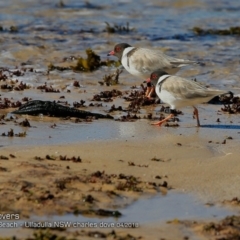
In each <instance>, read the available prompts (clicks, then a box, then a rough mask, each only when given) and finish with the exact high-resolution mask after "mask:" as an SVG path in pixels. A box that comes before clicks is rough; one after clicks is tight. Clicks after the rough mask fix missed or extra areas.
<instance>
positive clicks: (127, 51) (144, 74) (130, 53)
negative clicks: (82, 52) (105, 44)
mask: <svg viewBox="0 0 240 240" xmlns="http://www.w3.org/2000/svg"><path fill="white" fill-rule="evenodd" d="M111 55H112V56H116V57H118V59H119V60H120V61H121V63H122V65H123V67H124V68H125V69H126V70H127V71H128V72H129V73H131V74H132V75H134V76H137V77H140V78H142V79H147V78H148V77H149V76H150V74H151V73H152V72H153V71H155V70H158V69H161V70H163V71H165V72H167V73H168V74H175V73H176V72H177V71H178V70H179V69H180V68H181V67H184V66H187V65H190V64H198V62H195V61H190V60H185V59H179V58H174V57H170V56H168V55H165V54H164V53H163V52H161V51H160V50H157V49H148V48H137V47H132V46H131V45H129V44H128V43H119V44H117V45H116V46H115V47H114V50H113V51H111V52H110V53H109V54H108V56H111ZM153 90H154V88H148V90H147V93H146V96H148V97H150V96H151V94H152V92H153Z"/></svg>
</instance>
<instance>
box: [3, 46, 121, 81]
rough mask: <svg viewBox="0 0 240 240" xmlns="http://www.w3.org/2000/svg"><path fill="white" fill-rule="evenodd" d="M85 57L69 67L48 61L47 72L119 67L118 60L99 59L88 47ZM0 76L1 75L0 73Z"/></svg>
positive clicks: (85, 70)
mask: <svg viewBox="0 0 240 240" xmlns="http://www.w3.org/2000/svg"><path fill="white" fill-rule="evenodd" d="M86 54H87V58H82V57H80V58H77V63H76V65H75V66H69V67H62V66H56V65H54V64H53V63H50V64H49V65H48V72H51V71H53V70H58V71H68V70H73V71H74V72H93V71H95V70H97V69H99V68H100V67H101V66H107V67H119V66H120V65H121V62H120V61H114V60H109V59H107V60H104V61H102V60H101V57H100V56H99V55H97V54H96V53H95V52H94V51H93V50H92V49H90V48H88V49H86ZM68 59H69V58H67V57H65V58H64V59H63V60H64V61H67V60H68ZM70 59H75V57H73V56H71V57H70ZM0 78H1V75H0Z"/></svg>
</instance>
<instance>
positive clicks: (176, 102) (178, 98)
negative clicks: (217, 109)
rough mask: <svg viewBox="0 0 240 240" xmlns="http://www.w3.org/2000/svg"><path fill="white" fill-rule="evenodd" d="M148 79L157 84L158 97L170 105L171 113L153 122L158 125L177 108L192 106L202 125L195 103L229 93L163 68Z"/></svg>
mask: <svg viewBox="0 0 240 240" xmlns="http://www.w3.org/2000/svg"><path fill="white" fill-rule="evenodd" d="M148 81H151V82H152V83H153V85H154V86H155V91H156V94H157V95H158V97H159V98H160V99H161V100H162V101H163V102H164V103H167V104H168V105H170V111H171V113H170V115H169V116H167V117H166V118H165V119H163V120H161V121H159V122H155V123H153V124H152V125H157V126H161V125H162V124H163V123H164V122H166V121H167V120H168V119H171V118H172V117H174V112H175V110H176V109H180V108H183V107H186V106H192V107H193V108H194V112H193V114H194V115H195V116H196V119H197V126H198V127H200V121H199V114H198V109H197V108H196V107H195V105H197V104H201V103H207V102H209V101H210V100H211V99H212V98H214V97H215V96H218V95H221V94H226V93H229V92H227V91H223V90H218V89H210V88H206V87H205V86H203V85H202V84H199V83H198V82H195V81H193V80H188V79H185V78H181V77H178V76H172V75H169V74H168V73H166V72H165V71H162V70H157V71H154V72H153V73H152V74H151V75H150V78H149V79H148Z"/></svg>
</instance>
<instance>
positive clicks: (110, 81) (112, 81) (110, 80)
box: [98, 69, 123, 86]
mask: <svg viewBox="0 0 240 240" xmlns="http://www.w3.org/2000/svg"><path fill="white" fill-rule="evenodd" d="M122 71H123V70H122V69H121V70H120V69H117V70H116V71H115V72H114V73H113V74H109V75H105V76H104V77H103V82H102V81H99V82H98V83H100V84H101V85H104V84H106V85H107V86H112V85H117V84H118V83H119V82H118V79H119V75H120V74H121V73H122Z"/></svg>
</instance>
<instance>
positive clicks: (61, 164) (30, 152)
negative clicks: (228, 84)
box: [0, 121, 240, 239]
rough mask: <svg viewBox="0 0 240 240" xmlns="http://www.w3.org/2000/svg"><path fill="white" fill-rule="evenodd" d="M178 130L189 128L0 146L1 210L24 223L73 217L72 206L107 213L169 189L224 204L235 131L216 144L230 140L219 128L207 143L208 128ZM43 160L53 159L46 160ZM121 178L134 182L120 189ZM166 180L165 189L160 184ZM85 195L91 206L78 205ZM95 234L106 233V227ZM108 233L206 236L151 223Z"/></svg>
mask: <svg viewBox="0 0 240 240" xmlns="http://www.w3.org/2000/svg"><path fill="white" fill-rule="evenodd" d="M93 124H94V123H93ZM125 124H128V123H125ZM134 124H139V125H141V126H143V124H144V125H145V126H146V128H145V130H148V129H150V128H154V127H153V126H150V125H148V124H147V123H146V122H145V121H144V122H143V123H141V122H135V123H134ZM184 129H188V128H186V127H184V124H183V127H182V128H177V129H176V130H175V129H173V128H169V129H167V128H164V127H163V128H162V129H161V128H158V127H157V128H155V130H154V131H157V132H158V136H157V135H155V136H154V137H151V136H149V135H148V133H147V132H145V135H146V137H145V138H141V137H140V138H138V136H137V132H136V135H134V136H131V137H125V139H122V140H121V139H120V140H114V141H112V140H101V141H100V140H98V141H97V140H95V141H90V142H79V143H74V144H60V145H40V146H16V147H14V146H5V147H1V155H2V156H7V157H9V160H0V164H1V165H0V167H1V177H0V181H1V193H2V196H4V197H3V198H2V200H1V208H2V211H5V212H18V213H20V216H21V219H27V218H28V217H31V215H40V216H43V215H49V214H50V215H51V214H53V215H56V214H65V213H73V212H74V211H76V209H78V211H80V212H81V211H84V210H86V211H87V210H89V209H92V207H94V208H96V209H113V208H116V207H117V208H120V207H123V206H126V205H128V204H130V203H131V202H132V201H134V200H136V199H138V198H140V197H144V196H145V195H146V194H151V195H156V194H169V193H171V191H173V190H172V189H175V190H174V191H178V192H184V193H186V194H187V193H191V194H194V195H195V196H196V199H197V201H201V202H202V204H205V203H214V204H216V203H222V202H223V200H230V199H232V198H234V197H236V194H237V191H238V187H239V184H238V178H239V171H240V166H239V165H238V161H239V151H240V150H239V148H238V146H239V139H236V137H237V136H238V133H237V132H236V131H234V132H233V131H231V133H232V134H231V136H232V138H233V139H227V140H226V144H222V142H221V141H222V140H223V139H226V137H228V136H226V134H225V132H224V130H222V131H221V130H218V129H214V130H215V133H216V134H215V135H212V136H211V142H209V141H210V139H209V135H207V132H208V131H209V129H207V128H201V129H199V130H196V128H194V127H190V132H192V133H193V132H195V133H193V134H189V133H184ZM174 132H175V133H174ZM205 134H206V135H205ZM140 136H142V132H141V131H140ZM10 154H12V155H14V156H15V157H14V158H13V157H11V156H10ZM47 155H49V157H50V158H52V159H51V160H48V159H46V156H47ZM60 155H62V156H67V158H71V157H73V156H75V157H76V158H77V157H78V156H79V157H80V158H81V162H73V161H72V160H69V161H67V160H65V161H64V160H60V159H59V156H60ZM36 157H38V158H36ZM54 159H55V160H54ZM154 159H155V161H153V160H154ZM121 174H122V175H125V176H131V177H134V178H136V179H138V180H139V183H137V184H134V186H131V188H128V187H126V185H125V187H126V188H122V189H121V190H119V189H120V188H119V184H120V182H122V183H123V182H124V183H126V182H125V181H126V179H124V178H123V179H119V177H118V176H120V175H121ZM156 176H160V179H159V177H158V178H156ZM39 180H40V181H39ZM164 182H167V185H165V186H161V185H163V183H164ZM61 184H62V185H61ZM138 189H141V190H139V191H138ZM89 194H90V195H91V196H92V197H93V198H94V199H96V201H95V200H94V201H93V202H92V203H89V202H88V203H87V202H84V199H85V198H84V196H85V197H86V195H89ZM116 196H117V197H116ZM80 199H82V200H80ZM79 200H80V201H82V203H81V204H79ZM9 202H11V205H9ZM120 212H121V210H120ZM85 215H87V216H88V215H89V213H88V212H86V213H85ZM90 215H91V214H90ZM93 216H94V215H93ZM95 217H97V216H95ZM179 220H181V219H179ZM190 220H194V219H190ZM85 230H86V229H85ZM88 230H89V231H90V230H91V231H93V230H94V229H88ZM98 230H99V231H101V232H105V233H106V232H110V229H102V228H100V229H98ZM114 230H115V231H116V232H117V234H120V235H121V234H123V235H124V234H125V235H126V234H128V233H129V234H131V235H133V236H134V237H139V236H141V237H142V239H157V238H158V237H159V235H161V236H163V237H164V238H165V239H176V238H177V239H182V238H183V237H184V236H189V237H190V239H209V238H204V236H203V235H199V233H196V232H195V233H193V232H192V231H193V230H192V229H191V228H189V227H186V226H185V225H184V224H180V223H179V224H166V223H163V222H159V223H157V222H156V223H155V224H150V225H149V224H143V225H141V226H140V228H135V229H121V230H119V229H114ZM18 231H19V230H18ZM32 231H33V230H32V229H31V230H30V229H23V230H20V235H18V236H21V234H23V235H24V236H26V235H25V234H29V233H30V232H32ZM71 231H73V232H74V231H76V230H71V229H67V230H66V232H65V233H63V235H64V234H67V235H68V236H71V234H73V235H72V236H75V237H77V235H76V232H75V235H74V233H71ZM86 231H87V230H86ZM5 232H6V230H5ZM200 232H201V231H200ZM70 233H71V234H70ZM149 233H151V234H150V235H149ZM59 234H60V233H59ZM81 234H82V235H81V237H80V238H79V239H84V238H83V235H84V233H83V232H82V233H81ZM198 236H199V238H198ZM200 236H201V237H200ZM191 237H193V238H191ZM86 239H87V238H86ZM109 239H110V238H109ZM126 239H127V238H126ZM136 239H137V238H136Z"/></svg>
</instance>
